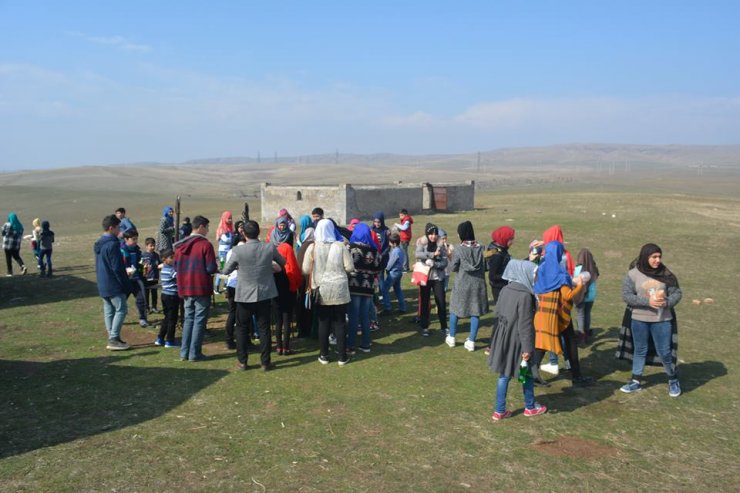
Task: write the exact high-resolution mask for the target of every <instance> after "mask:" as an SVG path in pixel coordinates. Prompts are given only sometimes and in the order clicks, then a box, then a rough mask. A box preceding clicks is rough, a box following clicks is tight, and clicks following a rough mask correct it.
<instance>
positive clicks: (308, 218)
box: [298, 214, 311, 243]
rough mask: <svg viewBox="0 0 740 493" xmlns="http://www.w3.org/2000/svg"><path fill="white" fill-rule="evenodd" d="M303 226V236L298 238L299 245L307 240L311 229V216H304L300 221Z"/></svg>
mask: <svg viewBox="0 0 740 493" xmlns="http://www.w3.org/2000/svg"><path fill="white" fill-rule="evenodd" d="M298 223H299V224H300V226H301V234H300V236H298V243H303V242H304V241H305V240H306V230H307V229H308V228H310V227H311V216H307V215H306V214H304V215H302V216H301V218H300V219H299V220H298Z"/></svg>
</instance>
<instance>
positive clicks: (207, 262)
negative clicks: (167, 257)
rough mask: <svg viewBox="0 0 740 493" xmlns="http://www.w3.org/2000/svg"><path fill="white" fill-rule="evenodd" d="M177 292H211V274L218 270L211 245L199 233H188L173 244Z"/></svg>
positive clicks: (199, 294) (182, 293)
mask: <svg viewBox="0 0 740 493" xmlns="http://www.w3.org/2000/svg"><path fill="white" fill-rule="evenodd" d="M175 270H176V271H177V294H178V295H179V296H180V297H181V298H184V297H186V296H210V295H211V293H212V292H213V279H212V278H211V276H212V275H213V274H215V273H216V272H218V265H217V264H216V254H215V253H214V251H213V245H211V242H210V241H208V239H207V238H206V237H204V236H201V235H196V234H193V235H190V236H188V237H187V238H185V239H184V240H182V241H179V242H177V243H176V244H175Z"/></svg>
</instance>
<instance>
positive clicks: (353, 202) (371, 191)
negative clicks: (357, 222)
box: [347, 183, 422, 224]
mask: <svg viewBox="0 0 740 493" xmlns="http://www.w3.org/2000/svg"><path fill="white" fill-rule="evenodd" d="M421 195H422V193H421V186H420V185H419V184H418V183H415V184H409V185H407V184H399V185H396V186H393V185H381V186H368V185H361V186H349V187H348V188H347V220H350V219H352V218H353V217H357V218H360V219H363V220H365V219H370V218H372V216H373V214H374V213H376V212H378V211H383V213H384V214H385V217H386V219H387V220H388V221H389V222H390V221H391V219H392V218H397V217H398V211H400V210H401V209H407V210H408V211H409V214H418V213H419V212H421V211H422V204H421ZM391 224H392V223H391Z"/></svg>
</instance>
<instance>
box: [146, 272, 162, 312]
mask: <svg viewBox="0 0 740 493" xmlns="http://www.w3.org/2000/svg"><path fill="white" fill-rule="evenodd" d="M158 285H159V282H157V281H154V280H149V279H147V280H146V281H144V287H145V288H146V293H145V294H144V301H146V309H147V311H149V309H151V308H153V309H155V310H156V309H157V286H158Z"/></svg>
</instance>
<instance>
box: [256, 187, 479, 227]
mask: <svg viewBox="0 0 740 493" xmlns="http://www.w3.org/2000/svg"><path fill="white" fill-rule="evenodd" d="M260 196H261V205H262V208H261V210H262V222H265V223H267V222H271V221H273V220H274V219H275V218H276V217H277V214H278V211H279V210H280V209H282V208H286V209H288V211H290V214H291V215H292V216H293V217H294V218H295V219H296V220H298V218H299V217H300V216H301V215H303V214H308V215H310V214H311V209H313V208H314V207H321V208H322V209H324V213H325V215H326V217H331V218H333V219H334V220H335V221H337V223H339V224H347V223H348V222H349V220H350V219H352V218H353V217H357V218H359V219H361V220H369V219H370V218H371V217H372V215H373V213H375V212H377V211H383V212H384V213H385V216H386V218H391V219H392V218H395V217H397V216H398V211H399V210H401V209H407V210H408V211H409V214H419V213H430V212H454V211H465V210H472V209H473V208H474V207H475V205H474V204H475V182H474V181H467V182H462V183H461V182H458V183H402V182H398V183H396V184H389V185H350V184H348V183H343V184H340V185H305V186H301V185H271V184H269V183H262V184H261V186H260Z"/></svg>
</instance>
